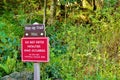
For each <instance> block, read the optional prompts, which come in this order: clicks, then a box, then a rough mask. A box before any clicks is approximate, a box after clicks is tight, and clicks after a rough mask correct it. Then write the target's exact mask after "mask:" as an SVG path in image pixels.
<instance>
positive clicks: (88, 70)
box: [0, 0, 120, 80]
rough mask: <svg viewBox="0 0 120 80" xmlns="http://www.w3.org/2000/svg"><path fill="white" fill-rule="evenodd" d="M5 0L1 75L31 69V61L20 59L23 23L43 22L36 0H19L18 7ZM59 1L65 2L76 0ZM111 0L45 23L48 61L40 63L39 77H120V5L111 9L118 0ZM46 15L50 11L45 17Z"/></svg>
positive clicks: (93, 79) (76, 79) (111, 79)
mask: <svg viewBox="0 0 120 80" xmlns="http://www.w3.org/2000/svg"><path fill="white" fill-rule="evenodd" d="M4 1H5V2H4V6H5V7H4V8H5V12H4V14H2V16H1V17H0V77H2V76H4V75H7V74H10V73H11V72H14V71H22V70H28V71H33V64H32V63H23V62H21V60H20V49H19V48H20V39H21V37H23V32H24V25H25V24H32V23H33V22H36V21H38V22H40V23H42V15H43V12H42V11H40V10H38V7H39V4H36V3H37V0H28V2H25V1H21V5H20V6H17V9H18V7H19V10H16V9H14V7H13V6H10V5H8V4H11V3H14V2H16V1H10V2H11V3H8V2H9V1H8V2H7V0H4ZM17 1H19V0H17ZM40 1H41V0H40ZM60 1H61V4H66V3H67V2H70V3H73V2H74V1H77V0H64V1H63V0H60ZM113 1H114V0H105V7H104V8H103V9H102V10H97V11H94V12H92V11H91V12H90V11H87V12H82V10H80V11H78V12H74V10H73V12H69V13H70V15H68V18H67V17H66V20H65V19H63V18H62V19H61V17H60V19H61V20H62V21H60V20H59V19H58V20H55V22H54V24H52V25H47V26H46V34H47V36H48V37H49V38H50V62H48V63H41V64H40V65H41V78H42V80H53V79H63V80H119V79H120V74H119V73H120V69H119V67H120V64H119V63H120V60H119V58H120V24H119V23H120V18H119V17H120V14H119V13H120V8H116V9H114V7H113V6H114V5H116V2H117V0H115V2H113ZM42 2H43V1H42ZM16 5H17V4H16ZM7 6H9V8H8V7H7ZM9 9H10V10H11V11H9ZM48 11H49V10H48ZM49 12H50V11H49ZM73 14H74V15H73ZM49 16H50V13H49V14H47V19H48V18H49ZM64 21H65V22H64Z"/></svg>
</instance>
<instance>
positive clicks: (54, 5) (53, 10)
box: [51, 0, 57, 24]
mask: <svg viewBox="0 0 120 80" xmlns="http://www.w3.org/2000/svg"><path fill="white" fill-rule="evenodd" d="M56 2H57V0H52V4H51V24H52V23H53V22H54V19H55V16H56Z"/></svg>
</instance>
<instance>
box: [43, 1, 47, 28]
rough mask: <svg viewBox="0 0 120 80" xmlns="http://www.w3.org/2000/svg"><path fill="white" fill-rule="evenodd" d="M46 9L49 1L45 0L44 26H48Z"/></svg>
mask: <svg viewBox="0 0 120 80" xmlns="http://www.w3.org/2000/svg"><path fill="white" fill-rule="evenodd" d="M46 8H47V0H44V16H43V24H44V26H45V25H46Z"/></svg>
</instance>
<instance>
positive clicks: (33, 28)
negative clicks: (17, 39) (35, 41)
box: [24, 24, 45, 37]
mask: <svg viewBox="0 0 120 80" xmlns="http://www.w3.org/2000/svg"><path fill="white" fill-rule="evenodd" d="M44 36H45V28H44V25H43V24H33V25H26V26H25V33H24V37H44Z"/></svg>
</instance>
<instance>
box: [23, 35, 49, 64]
mask: <svg viewBox="0 0 120 80" xmlns="http://www.w3.org/2000/svg"><path fill="white" fill-rule="evenodd" d="M21 43H22V44H21V47H22V49H21V51H22V55H21V57H22V61H23V62H48V61H49V48H48V47H49V38H48V37H32V38H31V37H25V38H22V39H21Z"/></svg>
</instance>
